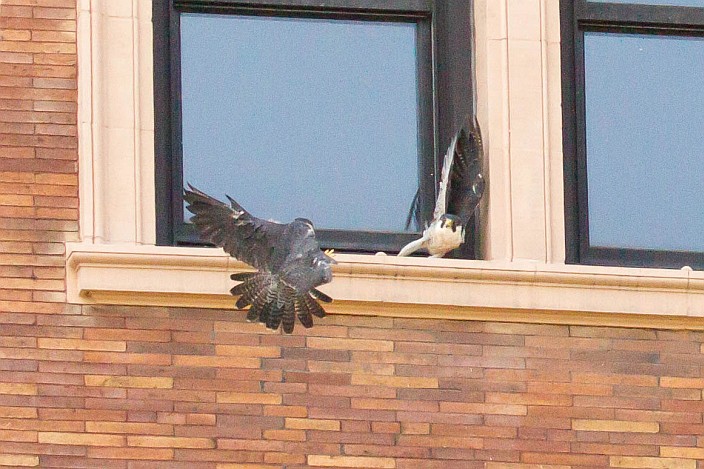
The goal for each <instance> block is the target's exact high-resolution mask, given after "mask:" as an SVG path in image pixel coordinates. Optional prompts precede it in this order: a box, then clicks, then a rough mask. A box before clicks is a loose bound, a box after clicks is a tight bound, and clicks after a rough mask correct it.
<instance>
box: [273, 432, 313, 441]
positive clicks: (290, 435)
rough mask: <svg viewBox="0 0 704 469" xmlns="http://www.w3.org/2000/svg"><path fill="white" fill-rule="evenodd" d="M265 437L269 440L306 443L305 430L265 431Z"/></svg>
mask: <svg viewBox="0 0 704 469" xmlns="http://www.w3.org/2000/svg"><path fill="white" fill-rule="evenodd" d="M263 436H264V438H265V439H267V440H281V441H306V432H305V431H303V430H264V433H263Z"/></svg>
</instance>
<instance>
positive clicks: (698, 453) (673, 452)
mask: <svg viewBox="0 0 704 469" xmlns="http://www.w3.org/2000/svg"><path fill="white" fill-rule="evenodd" d="M660 456H664V457H667V458H683V459H698V460H704V448H686V447H681V446H661V447H660Z"/></svg>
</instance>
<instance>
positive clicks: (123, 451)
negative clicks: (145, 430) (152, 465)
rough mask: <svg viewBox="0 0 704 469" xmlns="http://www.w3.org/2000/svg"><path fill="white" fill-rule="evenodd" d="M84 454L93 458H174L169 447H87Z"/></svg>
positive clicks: (157, 459)
mask: <svg viewBox="0 0 704 469" xmlns="http://www.w3.org/2000/svg"><path fill="white" fill-rule="evenodd" d="M86 456H87V457H89V458H95V459H137V460H145V461H170V460H172V459H174V450H173V449H171V448H158V449H157V448H88V451H87V453H86Z"/></svg>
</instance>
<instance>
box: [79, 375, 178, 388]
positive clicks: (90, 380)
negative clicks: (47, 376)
mask: <svg viewBox="0 0 704 469" xmlns="http://www.w3.org/2000/svg"><path fill="white" fill-rule="evenodd" d="M85 383H86V386H105V387H114V388H145V389H171V388H173V387H174V379H173V378H166V377H163V378H149V377H144V376H105V375H86V376H85Z"/></svg>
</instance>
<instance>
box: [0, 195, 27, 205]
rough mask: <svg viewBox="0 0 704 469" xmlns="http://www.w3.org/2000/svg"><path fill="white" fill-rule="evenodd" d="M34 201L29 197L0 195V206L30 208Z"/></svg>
mask: <svg viewBox="0 0 704 469" xmlns="http://www.w3.org/2000/svg"><path fill="white" fill-rule="evenodd" d="M33 203H34V199H33V198H32V196H31V195H11V194H0V205H14V206H17V207H31V206H32V204H33Z"/></svg>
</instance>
